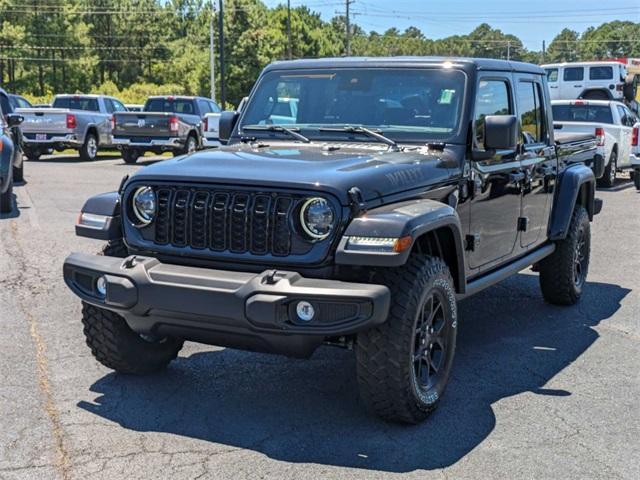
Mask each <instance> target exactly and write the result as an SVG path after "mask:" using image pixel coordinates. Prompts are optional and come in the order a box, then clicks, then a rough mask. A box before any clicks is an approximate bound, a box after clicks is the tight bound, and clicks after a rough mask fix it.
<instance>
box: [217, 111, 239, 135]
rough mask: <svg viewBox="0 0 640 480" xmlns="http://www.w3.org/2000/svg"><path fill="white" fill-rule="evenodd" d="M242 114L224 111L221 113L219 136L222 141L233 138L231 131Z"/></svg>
mask: <svg viewBox="0 0 640 480" xmlns="http://www.w3.org/2000/svg"><path fill="white" fill-rule="evenodd" d="M238 117H240V114H239V113H238V112H231V111H224V112H222V113H221V114H220V124H219V125H218V130H219V132H220V133H219V135H218V136H219V138H220V140H221V141H224V142H226V141H227V140H229V138H231V132H233V129H234V128H235V126H236V123H237V122H238Z"/></svg>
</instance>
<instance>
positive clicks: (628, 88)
mask: <svg viewBox="0 0 640 480" xmlns="http://www.w3.org/2000/svg"><path fill="white" fill-rule="evenodd" d="M637 92H638V76H637V75H635V74H633V73H629V74H627V77H626V78H625V81H624V86H623V87H622V95H623V97H624V99H625V100H626V101H627V102H633V101H634V100H635V99H636V94H637Z"/></svg>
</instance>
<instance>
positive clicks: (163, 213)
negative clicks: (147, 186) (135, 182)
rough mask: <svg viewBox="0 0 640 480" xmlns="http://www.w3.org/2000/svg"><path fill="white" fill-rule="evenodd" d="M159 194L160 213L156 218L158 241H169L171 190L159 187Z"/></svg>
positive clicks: (163, 242) (165, 242)
mask: <svg viewBox="0 0 640 480" xmlns="http://www.w3.org/2000/svg"><path fill="white" fill-rule="evenodd" d="M157 196H158V214H157V216H156V219H155V225H156V243H160V244H167V243H169V235H170V233H171V230H170V226H171V221H170V217H171V190H168V189H164V188H163V189H159V190H158V191H157Z"/></svg>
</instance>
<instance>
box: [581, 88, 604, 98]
mask: <svg viewBox="0 0 640 480" xmlns="http://www.w3.org/2000/svg"><path fill="white" fill-rule="evenodd" d="M582 98H584V99H585V100H609V99H610V97H609V95H607V94H606V93H605V92H603V91H602V90H593V91H591V92H587V93H585V94H584V95H583V96H582Z"/></svg>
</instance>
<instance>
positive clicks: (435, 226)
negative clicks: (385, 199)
mask: <svg viewBox="0 0 640 480" xmlns="http://www.w3.org/2000/svg"><path fill="white" fill-rule="evenodd" d="M439 229H446V230H447V231H448V233H450V234H451V238H453V245H452V246H451V245H449V246H447V247H452V248H450V249H449V251H451V252H452V255H451V258H450V259H449V260H450V261H447V263H448V264H449V268H450V270H451V274H452V275H453V276H454V279H455V283H456V287H457V288H456V289H457V290H458V293H464V289H465V276H464V275H465V273H464V272H465V268H464V265H465V264H464V243H463V240H462V230H461V228H460V219H459V218H458V213H457V212H456V210H455V209H454V208H453V207H451V206H450V205H447V204H444V203H441V202H437V201H435V200H428V199H420V200H410V201H406V202H401V203H396V204H392V205H385V206H383V207H379V208H375V209H373V210H369V211H368V212H367V213H365V214H364V215H362V216H360V217H357V218H354V219H353V220H352V221H351V223H350V224H349V226H348V227H347V229H346V230H345V232H344V234H343V236H342V238H341V239H340V243H339V244H338V249H337V251H336V263H337V264H340V265H360V266H370V267H378V266H379V267H398V266H401V265H404V264H405V263H406V262H407V259H408V258H409V255H410V254H411V251H412V250H413V247H414V246H415V244H416V241H418V239H420V238H421V237H423V236H425V235H426V234H427V233H429V232H433V231H436V230H439ZM352 236H353V237H374V238H402V237H407V236H410V237H411V247H410V248H407V249H406V250H404V251H402V252H376V251H365V250H359V251H356V250H349V249H348V248H347V243H348V238H349V237H352ZM445 260H447V259H445ZM451 263H454V264H451Z"/></svg>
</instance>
